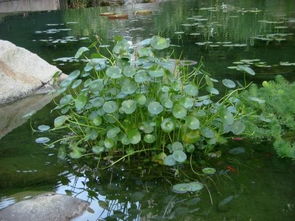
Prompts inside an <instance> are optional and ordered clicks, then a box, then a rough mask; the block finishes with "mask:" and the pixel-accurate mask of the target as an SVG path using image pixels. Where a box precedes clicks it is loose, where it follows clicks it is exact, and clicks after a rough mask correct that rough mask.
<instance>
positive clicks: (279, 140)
mask: <svg viewBox="0 0 295 221" xmlns="http://www.w3.org/2000/svg"><path fill="white" fill-rule="evenodd" d="M294 92H295V84H294V83H289V82H288V81H287V80H285V79H284V78H283V77H282V76H277V77H276V79H275V80H274V81H264V82H263V83H262V87H260V88H258V87H257V85H252V86H251V87H250V88H249V90H245V91H243V92H242V93H241V94H240V95H239V99H240V100H241V102H242V103H243V104H244V105H245V109H246V111H249V112H252V113H253V114H252V115H251V116H250V118H249V119H248V121H247V130H249V133H250V137H251V139H256V140H258V141H259V142H261V141H262V140H269V141H271V142H273V147H274V148H275V150H276V152H277V154H278V155H279V156H280V157H288V158H292V159H295V144H294V129H295V127H294V126H295V120H294V114H295V113H294V110H295V97H294Z"/></svg>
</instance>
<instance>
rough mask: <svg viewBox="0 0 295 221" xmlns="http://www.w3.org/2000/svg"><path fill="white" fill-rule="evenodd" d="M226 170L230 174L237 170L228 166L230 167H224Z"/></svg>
mask: <svg viewBox="0 0 295 221" xmlns="http://www.w3.org/2000/svg"><path fill="white" fill-rule="evenodd" d="M226 170H228V171H229V172H232V173H235V172H237V169H236V168H234V167H232V166H230V165H228V166H226Z"/></svg>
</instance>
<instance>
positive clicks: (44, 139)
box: [35, 137, 50, 144]
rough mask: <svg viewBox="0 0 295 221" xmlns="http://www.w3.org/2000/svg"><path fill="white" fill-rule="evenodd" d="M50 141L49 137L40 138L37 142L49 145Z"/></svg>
mask: <svg viewBox="0 0 295 221" xmlns="http://www.w3.org/2000/svg"><path fill="white" fill-rule="evenodd" d="M49 141H50V139H49V138H48V137H39V138H37V139H36V140H35V142H36V143H39V144H45V143H48V142H49Z"/></svg>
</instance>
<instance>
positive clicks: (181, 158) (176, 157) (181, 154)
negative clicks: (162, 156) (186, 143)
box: [172, 150, 187, 163]
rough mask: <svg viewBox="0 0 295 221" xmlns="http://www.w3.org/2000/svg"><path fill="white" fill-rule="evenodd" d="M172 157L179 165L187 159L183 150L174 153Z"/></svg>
mask: <svg viewBox="0 0 295 221" xmlns="http://www.w3.org/2000/svg"><path fill="white" fill-rule="evenodd" d="M172 156H173V158H174V160H176V161H177V162H179V163H183V162H184V161H186V159H187V156H186V154H185V153H184V152H183V151H181V150H176V151H174V152H173V154H172Z"/></svg>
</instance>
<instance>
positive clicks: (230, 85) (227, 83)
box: [222, 79, 236, 88]
mask: <svg viewBox="0 0 295 221" xmlns="http://www.w3.org/2000/svg"><path fill="white" fill-rule="evenodd" d="M222 84H223V85H224V86H225V87H227V88H235V87H236V83H235V82H234V81H232V80H230V79H223V80H222Z"/></svg>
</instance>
